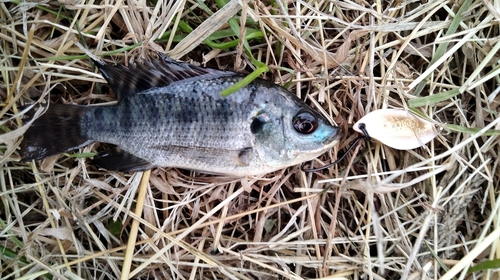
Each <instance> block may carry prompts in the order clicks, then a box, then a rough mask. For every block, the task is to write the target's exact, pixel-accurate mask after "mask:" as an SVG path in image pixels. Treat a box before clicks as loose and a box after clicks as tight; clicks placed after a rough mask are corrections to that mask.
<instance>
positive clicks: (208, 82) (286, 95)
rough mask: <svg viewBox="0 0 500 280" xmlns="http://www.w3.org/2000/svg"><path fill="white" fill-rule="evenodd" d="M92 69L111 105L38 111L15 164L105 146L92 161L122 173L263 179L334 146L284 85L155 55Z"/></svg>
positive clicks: (319, 121)
mask: <svg viewBox="0 0 500 280" xmlns="http://www.w3.org/2000/svg"><path fill="white" fill-rule="evenodd" d="M157 55H158V57H157V58H152V59H151V61H148V60H146V59H143V60H140V61H137V62H135V63H131V64H130V65H129V66H124V65H122V64H108V63H106V62H103V61H100V60H98V59H93V63H94V64H95V65H96V67H97V68H98V69H99V70H100V72H101V74H102V76H103V77H104V79H105V80H106V81H107V83H108V85H109V87H110V88H111V89H112V90H113V92H114V94H115V95H116V97H117V103H116V104H113V105H106V106H99V105H89V106H82V105H74V104H55V103H49V104H48V105H44V106H45V107H46V108H45V112H44V113H43V115H41V116H40V117H38V118H37V119H36V120H34V121H33V122H32V124H31V126H30V127H29V128H28V129H27V131H26V132H25V133H24V138H23V140H22V142H21V144H20V156H21V160H22V161H31V160H38V159H43V158H45V157H48V156H51V155H56V154H60V153H63V152H68V151H72V150H76V149H79V148H82V147H85V146H86V145H89V144H91V143H94V142H101V143H109V144H113V145H114V148H111V149H109V150H108V151H104V152H101V153H98V154H97V155H96V156H94V158H93V160H92V162H91V163H92V164H95V165H97V166H98V167H101V168H104V169H107V170H111V171H121V172H133V171H144V170H148V169H152V168H156V167H173V168H180V169H187V170H194V171H200V172H204V173H210V174H222V175H228V176H234V177H245V176H251V175H263V174H267V173H270V172H273V171H276V170H279V169H283V168H285V167H289V166H293V165H296V164H299V163H302V162H304V161H308V160H312V159H314V158H316V157H318V156H319V155H321V154H323V153H325V152H326V151H328V150H329V149H331V148H333V147H334V146H335V145H337V144H338V142H339V138H340V136H341V133H340V129H339V127H338V126H337V125H335V124H331V123H330V122H329V121H328V119H327V118H325V117H324V116H323V115H321V114H320V113H318V112H316V111H315V110H313V109H312V108H311V107H310V106H308V105H307V104H306V103H305V102H304V101H302V100H301V99H299V98H298V97H297V96H295V95H293V94H292V93H290V92H289V91H288V90H286V89H285V88H283V87H281V86H279V85H276V84H274V83H273V82H271V81H267V80H264V79H256V80H254V81H252V82H251V83H250V84H248V85H247V86H244V87H242V88H240V89H238V90H237V91H236V92H234V93H232V94H230V95H229V96H227V97H223V96H221V94H220V92H221V91H222V90H224V89H227V88H229V87H231V86H233V85H235V84H236V83H237V82H239V81H241V80H242V79H243V78H245V75H243V74H241V73H237V72H232V71H224V70H217V69H211V68H205V67H201V66H196V65H192V64H188V63H185V62H178V61H175V60H173V59H171V58H169V57H167V56H166V55H163V54H160V53H158V54H157Z"/></svg>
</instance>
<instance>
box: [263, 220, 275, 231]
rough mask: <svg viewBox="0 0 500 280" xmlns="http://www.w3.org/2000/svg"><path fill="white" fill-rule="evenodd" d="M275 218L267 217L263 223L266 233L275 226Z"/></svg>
mask: <svg viewBox="0 0 500 280" xmlns="http://www.w3.org/2000/svg"><path fill="white" fill-rule="evenodd" d="M276 221H277V220H276V219H267V220H266V222H265V223H264V230H265V231H266V232H267V233H270V232H272V231H273V229H274V227H275V226H276Z"/></svg>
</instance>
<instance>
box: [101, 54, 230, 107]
mask: <svg viewBox="0 0 500 280" xmlns="http://www.w3.org/2000/svg"><path fill="white" fill-rule="evenodd" d="M93 61H94V64H95V65H96V66H97V68H99V70H100V71H101V73H102V76H103V77H104V79H106V81H107V82H108V84H109V86H110V87H111V89H113V91H114V93H115V94H116V96H117V98H118V100H121V99H122V98H126V97H127V96H128V95H130V94H135V93H137V92H141V91H144V90H147V89H151V88H155V87H163V86H167V85H169V84H170V83H173V82H178V81H185V80H188V79H189V80H192V79H195V80H202V79H213V78H219V77H224V76H233V75H235V74H236V73H235V72H230V71H222V70H217V69H211V68H204V67H201V66H195V65H191V64H188V63H185V62H177V61H175V60H173V59H171V58H169V57H167V56H165V55H163V54H160V53H158V59H153V58H152V61H151V62H149V61H147V60H143V61H141V62H136V63H134V64H131V65H130V66H129V67H126V66H124V65H122V64H116V65H109V64H106V63H104V62H102V61H98V60H93Z"/></svg>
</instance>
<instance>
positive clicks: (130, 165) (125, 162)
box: [92, 147, 155, 172]
mask: <svg viewBox="0 0 500 280" xmlns="http://www.w3.org/2000/svg"><path fill="white" fill-rule="evenodd" d="M92 163H93V164H95V165H97V166H99V167H102V168H104V169H107V170H114V171H121V172H130V171H145V170H149V169H151V168H154V167H155V166H154V165H153V164H151V163H150V162H149V161H146V160H144V159H142V158H140V157H137V156H134V155H133V154H131V153H128V152H126V151H124V150H122V149H120V148H119V147H115V148H113V149H111V150H109V151H106V152H102V153H99V154H98V155H97V156H95V157H94V159H93V160H92Z"/></svg>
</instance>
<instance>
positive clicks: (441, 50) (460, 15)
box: [413, 0, 472, 96]
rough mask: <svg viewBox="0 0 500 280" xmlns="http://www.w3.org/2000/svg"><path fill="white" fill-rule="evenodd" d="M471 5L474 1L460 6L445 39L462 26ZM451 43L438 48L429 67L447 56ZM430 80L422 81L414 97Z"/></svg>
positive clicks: (466, 0) (468, 1)
mask: <svg viewBox="0 0 500 280" xmlns="http://www.w3.org/2000/svg"><path fill="white" fill-rule="evenodd" d="M471 3H472V0H465V1H464V3H463V4H462V5H460V9H458V11H457V13H456V14H455V17H453V20H452V21H451V23H450V27H449V28H448V30H446V34H445V37H446V36H451V35H453V34H455V33H456V32H457V29H458V27H459V26H460V23H462V21H463V16H464V15H467V14H464V13H465V12H466V11H468V10H469V7H470V5H471ZM451 42H452V41H451V40H450V41H448V42H444V43H441V44H440V45H439V46H438V48H437V49H436V52H435V53H434V55H433V57H432V60H431V62H430V63H429V67H431V66H432V65H433V64H434V63H436V61H437V60H438V59H439V58H441V57H442V56H443V55H444V54H445V52H446V50H447V49H448V46H449V44H450V43H451ZM428 78H429V77H426V78H425V79H424V80H422V81H421V82H420V83H419V84H418V85H417V87H416V88H415V90H414V91H413V95H415V96H419V95H420V93H421V92H422V90H423V89H424V87H425V86H426V85H427V83H428Z"/></svg>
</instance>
